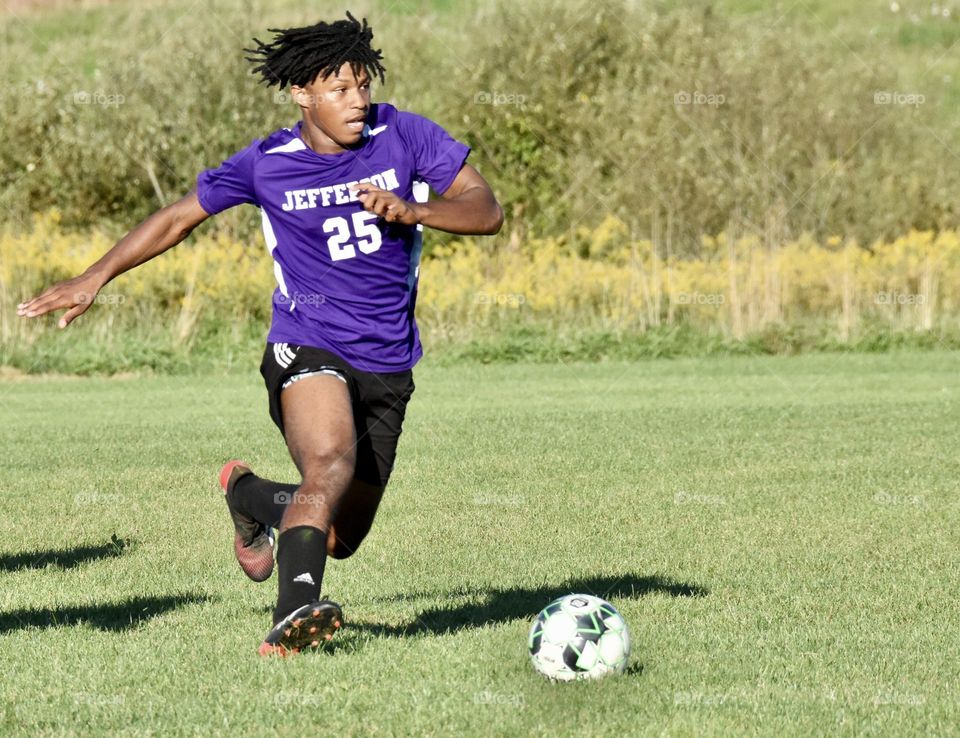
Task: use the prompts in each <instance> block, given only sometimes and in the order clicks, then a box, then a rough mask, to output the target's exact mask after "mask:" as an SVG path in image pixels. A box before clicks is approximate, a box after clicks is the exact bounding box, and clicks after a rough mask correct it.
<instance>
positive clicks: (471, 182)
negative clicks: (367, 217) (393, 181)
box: [352, 164, 503, 236]
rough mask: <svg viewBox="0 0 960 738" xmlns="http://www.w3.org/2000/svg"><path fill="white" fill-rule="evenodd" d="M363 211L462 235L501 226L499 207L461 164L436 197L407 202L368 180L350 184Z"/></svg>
mask: <svg viewBox="0 0 960 738" xmlns="http://www.w3.org/2000/svg"><path fill="white" fill-rule="evenodd" d="M352 189H353V190H355V191H356V192H357V198H358V199H359V200H360V203H361V204H362V205H363V208H364V210H366V211H368V212H371V213H376V214H377V215H379V216H380V217H381V218H383V219H384V220H386V221H387V222H388V223H403V224H404V225H417V224H422V225H425V226H427V227H429V228H436V229H437V230H440V231H446V232H447V233H457V234H460V235H464V236H487V235H493V234H494V233H497V232H498V231H499V230H500V226H501V225H503V208H501V207H500V203H498V202H497V198H496V197H494V194H493V190H491V189H490V185H489V184H487V181H486V180H485V179H484V178H483V177H482V176H481V175H480V172H478V171H477V170H476V169H474V168H473V167H472V166H470V165H469V164H464V165H463V168H462V169H460V172H459V173H458V174H457V176H456V179H454V180H453V183H452V184H451V185H450V186H449V187H448V188H447V190H446V192H444V193H443V195H442V196H441V197H442V199H440V200H433V201H431V202H408V201H406V200H403V199H401V198H399V197H397V196H396V195H395V194H394V193H392V192H389V191H388V190H381V189H380V188H379V187H376V186H375V185H372V184H370V183H368V182H364V183H363V184H358V185H354V186H353V188H352Z"/></svg>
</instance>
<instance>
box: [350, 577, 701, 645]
mask: <svg viewBox="0 0 960 738" xmlns="http://www.w3.org/2000/svg"><path fill="white" fill-rule="evenodd" d="M572 592H580V593H585V594H593V595H596V596H597V597H602V598H604V599H606V600H613V601H614V603H613V604H614V605H616V600H617V599H618V598H637V597H643V596H645V595H649V594H666V595H669V596H671V597H704V596H706V595H708V594H709V591H708V590H707V589H705V588H703V587H700V586H699V585H696V584H686V583H681V582H674V581H672V580H670V579H665V578H663V577H658V576H652V577H645V576H637V575H633V574H627V575H624V576H613V577H611V576H608V577H583V578H579V579H570V580H567V581H566V582H563V583H562V584H559V585H544V586H542V587H536V588H528V587H514V588H512V589H491V590H474V591H471V592H468V593H466V595H467V596H472V597H474V598H477V597H479V598H480V599H481V600H482V601H481V602H471V603H467V604H463V605H457V606H454V607H449V608H445V607H433V608H430V609H428V610H424V611H423V612H421V613H420V614H419V615H417V616H416V617H415V618H414V619H413V621H412V622H410V623H407V624H406V625H382V624H378V623H351V622H349V621H348V622H347V627H348V628H350V629H352V630H357V631H362V632H365V633H370V634H371V635H375V636H394V637H401V636H403V637H410V636H416V635H426V634H434V635H440V634H444V633H454V632H456V631H460V630H463V629H465V628H482V627H483V626H485V625H493V624H496V623H503V622H507V621H509V620H518V619H530V618H533V616H534V615H536V614H537V613H538V612H540V610H541V609H542V608H543V607H545V606H546V605H547V604H548V603H549V602H551V601H552V600H555V599H557V598H558V597H562V596H563V595H567V594H571V593H572ZM425 596H426V595H425ZM432 596H433V597H436V595H432ZM456 596H457V597H458V598H459V597H460V596H462V595H461V594H459V593H458V594H457V595H456ZM390 599H397V600H402V599H407V597H404V596H400V597H396V598H390Z"/></svg>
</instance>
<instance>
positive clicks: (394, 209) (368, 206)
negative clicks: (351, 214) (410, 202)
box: [351, 183, 407, 223]
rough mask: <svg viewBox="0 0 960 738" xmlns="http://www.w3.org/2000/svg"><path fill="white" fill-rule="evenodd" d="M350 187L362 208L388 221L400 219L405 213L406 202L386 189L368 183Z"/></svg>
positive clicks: (393, 221)
mask: <svg viewBox="0 0 960 738" xmlns="http://www.w3.org/2000/svg"><path fill="white" fill-rule="evenodd" d="M351 189H352V190H353V191H354V192H356V193H357V199H358V200H359V201H360V204H361V205H363V209H364V210H366V211H367V212H370V213H374V214H375V215H379V216H380V217H381V218H383V219H384V220H386V221H387V222H388V223H395V222H397V221H400V220H401V219H402V218H403V216H404V215H405V214H406V211H407V205H406V203H405V202H404V201H403V200H401V199H400V198H399V197H397V196H396V195H394V194H393V193H392V192H389V191H388V190H382V189H380V188H379V187H377V186H376V185H372V184H368V183H363V184H358V185H354V186H353V187H351Z"/></svg>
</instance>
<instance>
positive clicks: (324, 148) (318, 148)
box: [300, 118, 347, 154]
mask: <svg viewBox="0 0 960 738" xmlns="http://www.w3.org/2000/svg"><path fill="white" fill-rule="evenodd" d="M300 138H302V139H303V142H304V143H305V144H306V145H307V146H309V147H310V148H311V149H313V150H314V151H315V152H316V153H318V154H342V153H343V152H344V151H346V150H347V148H346V147H345V146H341V145H340V144H338V143H337V142H336V141H334V140H333V138H331V137H330V136H329V135H328V134H326V133H325V132H324V131H323V129H322V128H320V127H318V126H315V125H313V124H312V123H310V121H308V120H307V119H306V118H304V119H303V125H302V126H301V128H300Z"/></svg>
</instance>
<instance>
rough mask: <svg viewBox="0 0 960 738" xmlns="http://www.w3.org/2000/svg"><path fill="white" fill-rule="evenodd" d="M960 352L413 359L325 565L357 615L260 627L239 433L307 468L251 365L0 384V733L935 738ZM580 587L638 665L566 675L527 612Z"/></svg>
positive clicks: (950, 728) (947, 697) (949, 700)
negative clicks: (226, 475)
mask: <svg viewBox="0 0 960 738" xmlns="http://www.w3.org/2000/svg"><path fill="white" fill-rule="evenodd" d="M957 359H958V357H957V355H956V354H953V353H922V354H921V353H916V354H911V353H905V354H896V353H895V354H887V355H880V356H876V355H874V356H871V355H818V356H806V357H800V358H769V357H766V358H720V359H708V360H694V359H690V360H686V359H685V360H675V361H651V362H644V363H635V364H625V363H621V364H616V363H611V364H582V365H580V364H570V365H550V366H544V365H510V366H502V365H501V366H480V365H476V366H455V367H439V366H431V365H430V364H429V362H424V364H423V365H422V366H421V367H419V368H418V369H417V371H416V380H417V384H418V389H417V392H416V394H415V395H414V399H413V401H412V403H411V405H410V408H409V413H408V417H407V423H406V430H405V434H404V436H403V439H402V442H401V449H400V456H399V461H398V466H397V469H396V471H395V476H394V480H393V482H392V483H391V487H390V489H389V492H388V495H387V497H386V499H385V502H384V504H383V507H382V510H381V513H380V515H379V517H378V519H377V522H376V525H375V528H374V530H373V532H372V534H371V535H370V537H369V538H368V540H367V542H366V543H365V544H364V546H363V547H362V548H361V550H360V551H359V552H358V553H357V554H356V555H355V556H354V557H353V558H352V559H349V560H346V561H333V562H331V563H330V564H329V566H328V573H327V577H326V580H325V582H324V592H325V593H326V594H327V595H329V596H331V597H334V598H336V599H337V600H339V601H341V602H342V603H343V605H344V609H345V613H346V617H347V621H348V625H349V627H348V628H346V629H345V630H344V631H343V632H342V633H341V634H340V635H339V636H338V637H337V640H336V641H335V645H334V646H333V647H332V648H330V649H329V650H328V651H327V652H321V653H317V654H312V655H309V656H305V657H300V658H297V659H294V660H291V661H288V662H281V661H266V660H261V659H259V658H257V657H256V655H255V649H256V647H257V645H258V644H259V642H260V640H261V639H262V637H263V635H264V634H265V632H266V630H267V627H268V620H269V608H270V607H271V606H272V604H273V599H274V596H275V581H274V580H271V581H269V582H268V583H265V584H260V585H257V584H254V583H252V582H250V581H248V580H247V579H246V578H245V577H244V576H243V574H242V573H241V572H240V570H239V568H238V567H237V565H236V563H235V562H234V560H233V557H232V552H231V532H230V525H229V521H228V518H227V515H226V510H225V506H224V505H223V502H222V500H221V499H220V495H219V492H218V489H217V485H216V472H217V469H218V467H219V465H220V464H221V463H222V462H223V461H224V460H225V459H228V458H230V457H233V456H239V457H242V458H244V459H247V460H249V461H250V462H251V463H252V464H253V465H254V467H255V468H256V470H257V471H259V472H261V473H263V474H265V475H270V476H274V477H275V478H281V479H290V478H291V476H292V470H293V466H292V464H291V462H290V461H289V460H288V457H287V455H286V450H285V448H284V447H283V445H282V441H281V438H280V436H279V434H278V433H277V431H276V429H275V428H274V427H273V426H272V425H271V424H270V421H269V419H268V418H267V415H266V399H265V394H264V392H263V388H262V386H261V383H260V377H259V375H257V373H256V370H255V368H254V367H251V371H250V373H249V374H248V375H240V376H228V377H222V376H199V377H165V378H163V377H161V378H155V377H147V378H126V379H36V380H34V379H29V380H24V381H7V382H4V383H3V384H2V385H0V398H2V411H0V412H2V417H0V421H2V422H0V433H2V438H3V449H4V454H3V459H2V462H0V464H2V476H0V482H2V486H3V489H2V494H0V506H2V508H0V510H2V515H0V533H2V537H0V541H2V543H0V578H2V581H3V586H2V595H0V596H2V610H0V659H2V663H3V664H4V675H3V678H2V680H0V703H2V706H3V707H2V713H0V733H2V734H4V735H10V734H25V735H26V734H29V735H50V734H74V733H75V734H90V735H93V734H104V733H111V734H119V735H148V734H155V735H214V734H227V733H229V734H237V735H311V734H316V735H338V736H381V735H382V736H394V735H395V736H408V735H410V736H413V735H416V736H427V735H467V736H517V735H692V734H697V735H731V736H732V735H738V736H739V735H771V736H773V735H776V736H781V735H898V736H906V735H946V734H948V733H951V732H955V731H956V725H957V722H958V710H957V705H958V696H957V692H956V688H957V683H958V678H960V664H958V648H957V636H956V633H957V629H958V626H960V612H958V611H960V606H958V602H957V592H958V590H960V581H958V580H960V576H958V566H957V564H958V555H957V540H958V536H960V525H958V521H960V516H958V502H957V488H958V484H957V479H958V473H960V463H958V457H960V432H958V420H960V413H958V398H960V383H958V377H957V369H958V361H957ZM571 590H579V591H590V592H594V593H596V594H599V595H602V596H606V597H607V598H609V599H610V600H611V601H612V602H613V603H614V604H615V605H616V606H617V607H618V608H619V609H620V610H621V612H622V613H623V614H624V616H625V617H626V619H627V620H628V622H629V624H630V627H631V629H632V632H633V636H634V644H635V645H634V653H633V657H632V662H631V664H632V665H631V668H630V671H629V673H628V674H626V675H624V676H622V677H618V678H613V679H608V680H606V681H602V682H599V683H592V684H591V683H579V684H552V683H549V682H547V681H545V680H543V679H542V678H541V677H539V676H538V675H536V674H535V673H534V672H533V670H532V668H531V667H530V664H529V662H528V659H527V654H526V634H527V629H528V627H529V622H530V620H531V619H532V617H533V616H534V615H535V613H536V611H537V610H538V609H539V608H540V607H542V606H543V605H545V604H546V603H547V602H548V601H549V600H550V599H551V598H553V597H554V596H556V595H559V594H562V593H566V592H569V591H571Z"/></svg>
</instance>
